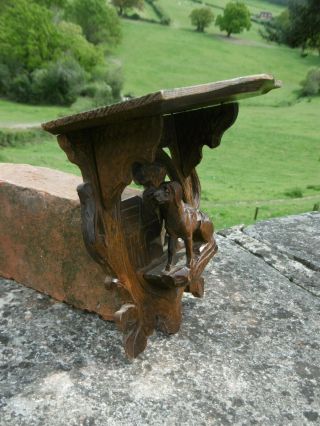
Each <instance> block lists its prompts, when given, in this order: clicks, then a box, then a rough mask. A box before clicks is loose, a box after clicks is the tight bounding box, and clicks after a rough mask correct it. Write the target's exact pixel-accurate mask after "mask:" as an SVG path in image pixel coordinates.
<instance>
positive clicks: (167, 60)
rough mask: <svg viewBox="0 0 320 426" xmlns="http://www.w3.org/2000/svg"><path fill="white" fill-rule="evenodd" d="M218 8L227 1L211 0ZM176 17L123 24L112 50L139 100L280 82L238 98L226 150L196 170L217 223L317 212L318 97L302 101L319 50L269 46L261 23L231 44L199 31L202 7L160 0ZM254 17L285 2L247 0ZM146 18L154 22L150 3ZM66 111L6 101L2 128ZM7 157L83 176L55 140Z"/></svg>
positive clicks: (1, 156) (0, 157) (13, 150)
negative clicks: (239, 83)
mask: <svg viewBox="0 0 320 426" xmlns="http://www.w3.org/2000/svg"><path fill="white" fill-rule="evenodd" d="M206 2H208V3H209V2H210V3H212V4H213V5H215V6H217V7H215V8H213V11H214V13H215V15H217V14H219V13H220V12H221V10H220V9H219V7H222V6H224V5H225V4H226V2H227V1H226V0H206ZM159 3H160V4H161V5H162V7H163V8H164V10H166V12H167V13H168V14H169V16H170V17H171V18H172V25H171V26H170V27H165V26H161V25H157V24H148V23H145V22H137V21H130V20H124V21H123V32H124V40H123V43H122V45H121V46H120V47H119V48H118V49H117V51H116V52H115V55H116V56H118V57H120V58H121V60H122V62H123V67H124V74H125V87H124V93H131V94H133V95H135V96H138V95H142V94H144V93H147V92H150V91H155V90H158V89H159V88H171V87H181V86H186V85H191V84H199V83H206V82H209V81H217V80H222V79H226V78H233V77H237V76H242V75H250V74H258V73H265V72H267V73H272V74H274V76H275V77H276V78H277V79H280V80H282V81H283V88H282V89H279V90H276V91H273V92H271V93H269V94H267V95H265V96H261V97H257V98H252V99H248V100H244V101H242V102H241V106H240V114H239V118H238V120H237V123H236V124H235V125H234V127H233V128H232V129H230V130H229V131H228V132H227V133H226V134H225V136H224V138H223V141H222V144H221V146H220V147H219V148H217V149H215V150H212V151H210V150H209V149H206V150H205V155H204V160H203V162H202V163H201V165H200V166H199V175H200V178H201V182H202V189H203V197H202V208H203V209H204V210H206V211H208V212H209V213H210V215H211V216H212V217H213V219H214V221H215V224H216V227H217V228H223V227H227V226H230V225H234V224H237V223H252V222H253V216H254V212H255V208H256V207H259V216H258V218H259V219H264V218H269V217H274V216H282V215H286V214H294V213H301V212H305V211H310V210H312V208H313V206H314V205H315V204H316V203H318V202H320V149H319V148H320V143H319V138H320V120H319V117H320V99H313V100H312V101H308V100H301V101H299V100H297V91H298V90H299V83H300V81H301V80H302V79H303V78H304V77H305V75H306V73H307V71H308V70H309V69H310V68H312V67H315V66H319V65H320V60H319V58H318V57H317V56H315V55H311V54H310V55H309V56H307V57H306V58H301V56H300V52H299V51H298V50H292V49H289V48H287V47H283V46H277V45H274V44H268V43H266V42H265V41H264V40H262V39H261V37H260V35H259V32H258V30H259V25H258V24H254V25H253V26H252V28H251V30H250V31H249V32H246V33H243V34H240V35H237V36H233V37H232V38H231V39H230V40H227V39H226V37H225V36H224V35H223V34H222V33H221V32H220V31H219V29H218V28H217V27H215V26H211V27H210V28H209V29H208V31H207V32H206V33H204V34H199V33H196V32H195V31H194V30H193V29H192V27H191V25H190V22H189V17H188V16H189V14H190V11H191V10H192V9H193V8H194V7H198V5H196V4H195V3H193V2H191V1H190V0H159ZM246 4H247V5H248V7H249V8H250V11H251V13H253V14H254V13H258V12H259V11H261V10H270V11H272V12H273V13H274V14H277V13H280V12H281V10H282V8H280V7H277V6H276V5H274V4H271V3H269V2H267V1H263V0H260V1H259V0H247V1H246ZM144 14H145V17H149V18H150V17H152V18H154V15H153V12H152V10H150V8H149V6H148V7H147V8H146V10H145V12H144ZM67 112H68V109H64V108H52V107H36V108H35V107H33V106H24V105H17V104H13V103H9V102H6V101H0V127H6V126H7V125H14V124H19V123H37V122H41V121H45V120H48V119H53V118H55V117H57V116H59V115H61V114H66V113H67ZM0 161H10V162H23V163H30V164H34V165H42V166H47V167H53V168H58V169H61V170H65V171H70V172H77V170H76V168H75V167H74V166H73V165H71V164H70V163H68V161H67V160H66V157H65V155H64V153H63V152H62V151H60V149H59V148H58V145H57V144H56V143H54V138H51V137H50V136H48V139H47V140H46V141H45V142H43V143H40V144H29V145H25V146H17V147H10V148H3V149H2V150H1V151H0Z"/></svg>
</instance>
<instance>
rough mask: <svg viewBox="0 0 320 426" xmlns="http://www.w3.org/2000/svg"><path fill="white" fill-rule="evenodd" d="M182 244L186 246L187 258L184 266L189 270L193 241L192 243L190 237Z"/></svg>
mask: <svg viewBox="0 0 320 426" xmlns="http://www.w3.org/2000/svg"><path fill="white" fill-rule="evenodd" d="M183 241H184V244H185V246H186V256H187V263H186V266H187V267H188V268H190V267H191V266H192V261H193V241H192V235H191V236H190V237H187V238H184V240H183Z"/></svg>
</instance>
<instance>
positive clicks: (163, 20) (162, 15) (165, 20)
mask: <svg viewBox="0 0 320 426" xmlns="http://www.w3.org/2000/svg"><path fill="white" fill-rule="evenodd" d="M146 2H147V3H148V4H149V5H150V6H151V7H152V9H153V10H154V13H155V14H156V15H157V17H158V18H159V20H160V24H161V25H170V24H171V18H170V16H169V15H167V13H166V12H165V11H164V10H163V9H162V7H161V6H160V5H159V4H158V3H157V0H146Z"/></svg>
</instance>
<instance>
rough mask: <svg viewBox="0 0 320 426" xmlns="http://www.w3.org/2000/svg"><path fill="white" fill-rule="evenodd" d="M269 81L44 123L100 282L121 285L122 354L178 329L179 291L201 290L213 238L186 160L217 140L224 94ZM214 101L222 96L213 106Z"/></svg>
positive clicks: (249, 90) (233, 109) (229, 96)
mask: <svg viewBox="0 0 320 426" xmlns="http://www.w3.org/2000/svg"><path fill="white" fill-rule="evenodd" d="M277 86H278V84H277V83H275V81H274V79H273V77H271V76H266V75H262V76H252V77H245V78H242V79H235V80H231V81H226V82H219V83H212V84H209V85H203V86H196V87H192V88H186V89H175V90H172V91H161V92H157V93H155V94H152V95H148V96H146V97H143V98H140V99H136V100H133V101H129V102H124V103H122V104H119V105H113V106H110V107H106V108H103V109H99V110H95V111H92V112H88V113H84V114H78V115H76V116H73V117H67V118H64V119H60V120H57V121H55V122H51V123H47V124H45V125H44V126H43V127H44V128H45V129H46V130H48V131H50V132H52V133H59V136H58V141H59V144H60V146H61V148H62V149H63V150H64V151H65V152H66V153H67V155H68V158H69V160H70V161H72V162H73V163H75V164H77V165H78V166H79V168H80V170H81V172H82V176H83V181H84V183H83V184H81V185H80V186H79V187H78V193H79V197H80V201H81V211H82V233H83V239H84V243H85V245H86V247H87V250H88V252H89V253H90V255H91V257H92V258H93V259H94V260H95V261H96V262H97V263H99V265H100V266H101V267H102V268H103V271H104V272H105V275H106V278H105V285H106V286H107V288H113V287H114V288H119V290H120V289H121V294H122V300H125V301H126V303H125V304H124V305H123V306H122V307H121V309H119V310H118V311H117V312H115V315H114V319H115V321H116V323H117V324H118V327H119V328H120V330H121V331H122V332H123V339H124V340H123V341H124V347H125V351H126V354H127V356H128V357H131V358H133V357H136V356H137V355H139V353H141V352H142V351H143V350H144V349H145V347H146V345H147V338H148V336H149V335H150V334H152V333H153V331H154V330H155V329H159V330H162V331H164V332H166V333H176V332H177V331H178V330H179V327H180V324H181V298H182V295H183V293H184V291H187V292H191V293H192V294H193V295H194V296H195V297H202V296H203V293H204V280H203V278H202V277H201V274H202V272H203V270H204V268H205V267H206V265H207V264H208V262H209V261H210V259H211V258H212V257H213V256H214V254H215V253H216V252H217V245H216V242H215V240H214V236H213V230H214V228H213V224H212V222H211V220H210V219H209V218H208V216H206V215H205V214H204V213H202V212H201V211H200V210H199V204H200V192H201V189H200V182H199V178H198V175H197V172H196V169H195V168H196V166H197V165H198V164H199V163H200V161H201V159H202V149H203V146H204V145H207V146H209V147H210V148H215V147H217V146H218V145H219V143H220V140H221V137H222V135H223V133H224V132H225V131H226V130H227V129H228V128H229V127H230V126H232V124H233V123H234V122H235V120H236V118H237V114H238V105H237V104H236V103H234V102H231V101H232V100H233V99H237V98H239V97H242V96H249V95H253V94H255V95H256V94H258V93H263V92H266V91H269V90H271V89H272V88H275V87H277ZM221 100H223V101H225V102H228V103H227V104H221V105H216V104H219V103H220V102H221ZM212 105H216V106H212ZM204 106H205V108H202V109H197V108H199V107H204ZM132 181H134V182H135V183H136V184H138V185H140V186H142V187H143V192H142V193H141V196H134V197H131V198H128V199H126V200H123V201H122V202H121V194H122V193H123V190H124V189H125V188H126V186H127V185H129V184H130V183H131V182H132Z"/></svg>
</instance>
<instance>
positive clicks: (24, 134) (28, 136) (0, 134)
mask: <svg viewBox="0 0 320 426" xmlns="http://www.w3.org/2000/svg"><path fill="white" fill-rule="evenodd" d="M45 138H48V134H47V133H46V132H44V131H43V130H41V129H28V130H11V129H0V147H5V146H19V145H24V144H26V143H32V142H41V141H42V140H43V139H45Z"/></svg>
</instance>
